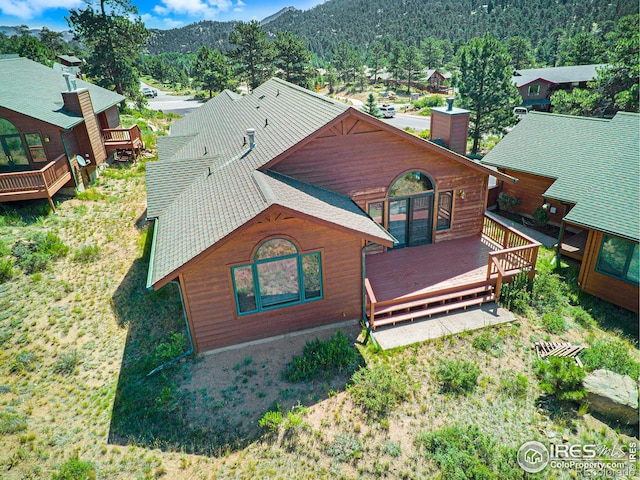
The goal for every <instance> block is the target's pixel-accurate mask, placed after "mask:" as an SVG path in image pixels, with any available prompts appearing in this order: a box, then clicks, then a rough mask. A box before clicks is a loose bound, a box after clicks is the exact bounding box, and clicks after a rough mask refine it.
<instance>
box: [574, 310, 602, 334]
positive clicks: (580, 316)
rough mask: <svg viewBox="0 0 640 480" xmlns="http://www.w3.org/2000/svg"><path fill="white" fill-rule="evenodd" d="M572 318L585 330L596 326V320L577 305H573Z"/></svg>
mask: <svg viewBox="0 0 640 480" xmlns="http://www.w3.org/2000/svg"><path fill="white" fill-rule="evenodd" d="M573 319H574V320H575V322H576V323H577V324H578V325H580V326H582V327H584V328H586V329H587V330H592V329H594V328H595V327H597V326H598V322H596V321H595V320H594V318H593V317H592V316H591V314H590V313H589V312H587V311H585V310H584V309H583V308H582V307H579V306H578V307H573Z"/></svg>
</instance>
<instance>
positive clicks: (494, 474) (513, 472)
mask: <svg viewBox="0 0 640 480" xmlns="http://www.w3.org/2000/svg"><path fill="white" fill-rule="evenodd" d="M414 443H415V445H416V446H417V447H418V448H423V449H424V451H425V455H426V457H427V458H431V459H432V460H433V461H434V462H435V463H436V465H437V466H438V467H439V468H440V475H439V476H438V478H443V479H444V478H446V479H447V480H467V479H486V480H489V479H497V478H500V479H504V480H507V479H516V478H517V479H521V478H523V477H522V470H521V469H519V468H518V466H517V464H516V461H515V458H516V455H515V452H514V451H513V450H512V449H507V448H503V447H499V446H498V445H497V444H496V442H495V441H494V440H493V439H492V438H491V437H490V436H489V435H486V434H484V433H482V432H481V431H480V429H479V428H478V427H477V426H476V425H472V426H460V425H453V426H450V427H445V428H443V429H441V430H436V431H432V432H431V431H430V432H418V434H417V435H416V438H415V440H414Z"/></svg>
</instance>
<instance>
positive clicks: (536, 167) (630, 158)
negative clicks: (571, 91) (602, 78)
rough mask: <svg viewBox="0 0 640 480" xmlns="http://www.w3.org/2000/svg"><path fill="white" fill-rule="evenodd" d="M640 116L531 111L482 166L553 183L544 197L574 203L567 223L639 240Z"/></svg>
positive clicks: (487, 156) (630, 114)
mask: <svg viewBox="0 0 640 480" xmlns="http://www.w3.org/2000/svg"><path fill="white" fill-rule="evenodd" d="M639 152H640V115H638V114H635V113H624V112H619V113H618V114H617V115H616V116H615V117H614V118H613V119H611V120H604V119H595V118H587V117H574V116H568V115H555V114H548V113H536V112H531V113H529V114H528V115H527V116H526V117H525V118H524V119H523V120H521V121H520V123H518V125H516V126H515V127H514V129H513V130H512V131H511V132H510V133H509V134H508V135H506V136H505V137H504V138H503V139H502V140H501V141H500V143H498V145H496V146H495V147H494V149H493V150H492V151H491V152H489V153H488V154H487V155H486V156H485V157H484V159H483V160H482V163H486V164H488V165H493V166H496V167H501V168H507V169H511V170H516V171H520V172H525V173H531V174H534V175H540V176H544V177H548V178H555V179H556V181H555V182H554V183H553V184H552V185H551V186H550V187H549V189H548V190H547V191H546V192H545V193H544V196H545V197H548V198H552V199H556V200H559V201H562V202H568V203H574V204H575V207H573V209H572V210H571V211H570V212H569V213H568V214H567V216H566V217H565V218H566V220H567V221H569V222H572V223H575V224H578V225H582V226H584V227H588V228H593V229H596V230H601V231H604V232H607V233H612V234H615V235H619V236H621V237H625V238H628V239H631V240H635V241H639V240H640V198H639V191H640V179H639V176H638V173H639V172H640V155H639Z"/></svg>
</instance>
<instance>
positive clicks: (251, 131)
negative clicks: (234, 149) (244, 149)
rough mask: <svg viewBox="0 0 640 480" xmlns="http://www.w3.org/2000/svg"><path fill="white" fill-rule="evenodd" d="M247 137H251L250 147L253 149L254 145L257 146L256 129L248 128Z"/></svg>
mask: <svg viewBox="0 0 640 480" xmlns="http://www.w3.org/2000/svg"><path fill="white" fill-rule="evenodd" d="M247 137H249V148H250V149H251V150H253V147H255V146H256V129H255V128H247Z"/></svg>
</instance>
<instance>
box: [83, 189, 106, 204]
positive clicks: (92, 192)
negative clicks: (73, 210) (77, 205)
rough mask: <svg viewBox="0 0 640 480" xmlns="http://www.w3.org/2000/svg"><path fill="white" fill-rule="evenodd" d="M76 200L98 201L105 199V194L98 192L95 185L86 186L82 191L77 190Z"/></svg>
mask: <svg viewBox="0 0 640 480" xmlns="http://www.w3.org/2000/svg"><path fill="white" fill-rule="evenodd" d="M76 198H77V199H78V200H84V201H90V202H99V201H101V200H106V199H107V196H106V195H105V194H104V193H101V192H99V191H98V190H97V189H96V188H95V187H91V188H87V189H86V190H85V191H84V192H78V193H77V194H76Z"/></svg>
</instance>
